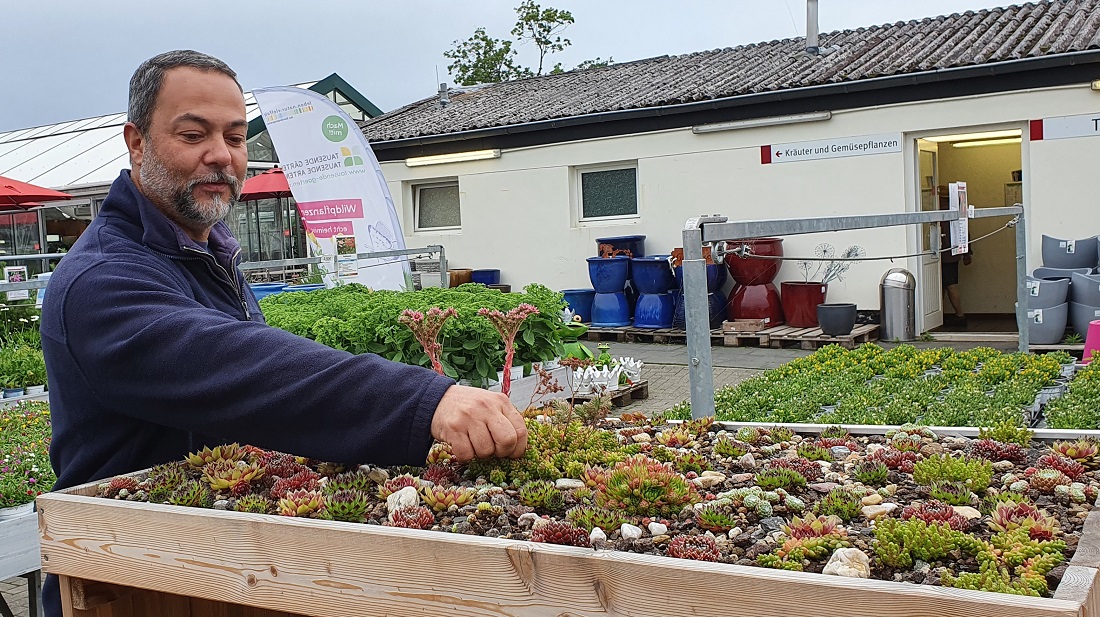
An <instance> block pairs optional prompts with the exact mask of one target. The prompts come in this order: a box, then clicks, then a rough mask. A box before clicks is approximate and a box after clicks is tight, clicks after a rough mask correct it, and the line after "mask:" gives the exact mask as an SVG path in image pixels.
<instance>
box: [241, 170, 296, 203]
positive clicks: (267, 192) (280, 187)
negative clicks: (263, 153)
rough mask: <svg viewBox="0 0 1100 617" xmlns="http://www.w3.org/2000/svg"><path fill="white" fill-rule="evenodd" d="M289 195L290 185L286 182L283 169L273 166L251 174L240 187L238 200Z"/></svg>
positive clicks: (275, 197)
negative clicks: (254, 174) (259, 172)
mask: <svg viewBox="0 0 1100 617" xmlns="http://www.w3.org/2000/svg"><path fill="white" fill-rule="evenodd" d="M279 197H290V185H289V184H287V182H286V176H284V175H283V170H282V169H280V168H278V167H274V168H272V169H269V170H267V171H265V172H263V173H262V174H260V175H258V176H252V177H251V178H249V179H247V180H245V181H244V187H242V188H241V197H240V201H252V200H255V199H277V198H279Z"/></svg>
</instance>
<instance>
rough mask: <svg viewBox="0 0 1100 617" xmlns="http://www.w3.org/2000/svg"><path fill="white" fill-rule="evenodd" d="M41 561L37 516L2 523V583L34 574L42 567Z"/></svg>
mask: <svg viewBox="0 0 1100 617" xmlns="http://www.w3.org/2000/svg"><path fill="white" fill-rule="evenodd" d="M41 559H42V556H41V550H40V549H39V547H38V515H37V514H35V513H34V512H28V513H27V514H25V515H23V516H19V517H16V518H11V519H5V520H3V521H0V581H2V580H5V579H9V578H14V577H16V576H19V575H20V574H26V573H27V572H34V571H35V570H37V569H39V568H41V567H42V561H41Z"/></svg>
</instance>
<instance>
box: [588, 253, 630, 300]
mask: <svg viewBox="0 0 1100 617" xmlns="http://www.w3.org/2000/svg"><path fill="white" fill-rule="evenodd" d="M629 274H630V258H628V257H607V258H604V257H589V258H588V278H589V279H590V280H591V281H592V287H593V288H594V289H595V290H596V293H598V294H600V293H615V292H621V291H622V290H623V289H624V288H625V287H626V279H627V276H628V275H629Z"/></svg>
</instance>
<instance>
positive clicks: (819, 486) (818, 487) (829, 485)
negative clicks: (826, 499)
mask: <svg viewBox="0 0 1100 617" xmlns="http://www.w3.org/2000/svg"><path fill="white" fill-rule="evenodd" d="M837 486H838V485H837V483H836V482H815V483H813V484H811V485H810V490H813V491H817V492H819V493H828V492H829V491H831V490H833V489H834V488H836V487H837Z"/></svg>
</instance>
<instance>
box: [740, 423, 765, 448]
mask: <svg viewBox="0 0 1100 617" xmlns="http://www.w3.org/2000/svg"><path fill="white" fill-rule="evenodd" d="M735 437H736V439H737V441H743V442H745V443H747V444H751V445H754V446H757V445H760V444H761V443H768V442H770V441H771V439H769V438H768V436H767V433H766V432H765V431H764V430H763V429H761V428H757V427H755V426H742V427H741V428H739V429H737V433H736V435H735Z"/></svg>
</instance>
